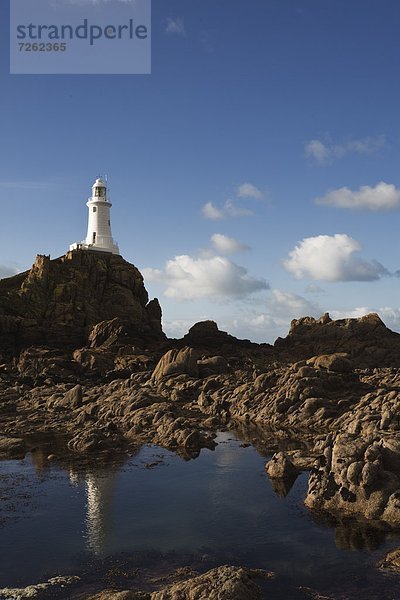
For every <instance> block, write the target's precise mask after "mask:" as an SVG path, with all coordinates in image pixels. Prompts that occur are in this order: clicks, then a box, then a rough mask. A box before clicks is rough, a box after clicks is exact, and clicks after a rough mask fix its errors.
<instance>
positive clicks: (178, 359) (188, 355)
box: [151, 347, 199, 383]
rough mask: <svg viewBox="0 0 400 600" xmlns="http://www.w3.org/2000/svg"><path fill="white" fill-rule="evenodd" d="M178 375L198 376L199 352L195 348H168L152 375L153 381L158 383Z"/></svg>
mask: <svg viewBox="0 0 400 600" xmlns="http://www.w3.org/2000/svg"><path fill="white" fill-rule="evenodd" d="M176 375H189V376H190V377H198V375H199V369H198V366H197V352H196V351H195V350H193V348H187V347H185V348H182V349H181V350H175V349H174V350H168V352H166V353H165V354H164V356H162V357H161V359H160V360H159V362H158V364H157V365H156V367H155V369H154V371H153V373H152V375H151V381H152V382H153V383H156V382H157V381H160V380H162V379H166V378H168V377H174V376H176Z"/></svg>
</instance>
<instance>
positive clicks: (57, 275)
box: [0, 250, 164, 348]
mask: <svg viewBox="0 0 400 600" xmlns="http://www.w3.org/2000/svg"><path fill="white" fill-rule="evenodd" d="M114 318H118V319H119V320H120V322H119V323H118V326H119V327H120V326H121V321H122V322H123V323H125V324H126V326H127V327H128V329H129V331H130V334H131V335H132V333H133V334H134V335H136V336H137V337H139V338H144V339H152V340H157V339H163V338H164V335H163V333H162V329H161V309H160V306H159V304H158V301H157V300H152V301H151V302H150V303H149V302H148V295H147V291H146V289H145V287H144V284H143V277H142V275H141V274H140V272H139V271H138V269H137V268H136V267H135V266H134V265H132V264H130V263H128V262H127V261H125V260H124V259H123V258H122V257H121V256H118V255H114V254H107V253H100V252H87V251H79V250H78V251H73V252H68V253H67V254H66V255H65V256H62V257H60V258H57V259H54V260H50V257H48V256H41V255H39V256H37V258H36V261H35V263H34V265H33V266H32V268H31V269H30V270H29V271H26V272H25V273H21V274H19V275H16V276H15V277H10V278H8V279H3V280H1V281H0V347H3V348H10V347H14V348H15V347H19V348H21V347H24V346H28V345H32V344H35V345H38V344H47V345H50V346H68V347H71V346H74V345H75V347H76V346H79V345H82V344H84V343H85V342H86V339H87V334H88V332H89V330H90V329H91V327H92V326H94V325H96V324H98V323H100V322H101V321H109V320H112V319H114ZM132 329H133V331H132ZM111 333H112V332H109V335H111Z"/></svg>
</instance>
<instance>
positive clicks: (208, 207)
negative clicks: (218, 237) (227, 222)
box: [201, 202, 225, 221]
mask: <svg viewBox="0 0 400 600" xmlns="http://www.w3.org/2000/svg"><path fill="white" fill-rule="evenodd" d="M201 212H202V213H203V216H204V217H205V218H206V219H211V220H212V221H219V220H221V219H223V218H224V217H225V215H224V213H223V211H222V210H220V209H219V208H217V207H216V206H214V204H213V203H212V202H207V203H206V204H204V206H203V208H202V209H201Z"/></svg>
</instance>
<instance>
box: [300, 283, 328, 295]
mask: <svg viewBox="0 0 400 600" xmlns="http://www.w3.org/2000/svg"><path fill="white" fill-rule="evenodd" d="M304 291H305V293H306V294H325V290H324V289H323V288H322V287H320V286H319V285H316V284H315V283H309V284H308V285H307V286H306V289H305V290H304Z"/></svg>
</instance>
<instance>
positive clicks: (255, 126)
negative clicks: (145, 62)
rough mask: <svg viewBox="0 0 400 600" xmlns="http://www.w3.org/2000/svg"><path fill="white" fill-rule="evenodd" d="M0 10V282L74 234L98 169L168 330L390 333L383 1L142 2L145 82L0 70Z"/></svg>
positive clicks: (388, 99)
mask: <svg viewBox="0 0 400 600" xmlns="http://www.w3.org/2000/svg"><path fill="white" fill-rule="evenodd" d="M11 1H12V0H11ZM69 1H71V0H65V2H69ZM97 1H98V2H104V0H97ZM80 2H81V3H82V11H84V10H88V9H89V8H93V7H92V6H91V5H92V3H93V2H92V0H87V5H86V7H84V5H85V2H84V0H80ZM108 4H109V5H110V6H111V4H115V10H116V11H117V10H119V7H118V5H120V4H121V2H120V0H108ZM0 17H1V18H0V30H1V31H0V33H1V37H0V48H1V52H0V90H1V93H0V109H1V110H0V193H1V195H2V203H1V206H2V218H1V221H0V275H2V276H5V275H8V274H10V273H13V272H16V271H17V270H25V269H26V268H28V267H29V266H30V265H31V264H32V262H33V261H34V258H35V255H36V254H37V253H46V254H51V256H52V257H57V256H60V255H62V254H64V253H65V251H66V250H67V249H68V246H69V244H70V243H72V242H75V241H79V240H81V239H83V238H84V237H85V235H86V218H87V212H86V211H87V208H86V205H85V202H86V200H87V197H88V196H89V194H90V188H91V185H92V183H93V180H94V179H95V177H96V176H97V175H98V174H99V173H103V174H104V173H107V174H108V178H109V183H110V192H111V197H112V201H113V208H112V227H113V234H114V237H115V238H116V240H117V241H118V243H119V246H120V250H121V253H122V255H123V256H124V258H126V259H127V260H128V261H130V262H133V263H134V264H135V265H136V266H138V267H139V268H140V269H141V270H142V272H143V273H144V274H145V278H146V287H147V289H148V291H149V294H150V296H158V297H159V299H160V302H161V305H162V307H163V319H164V327H165V330H166V332H167V333H168V334H169V335H172V336H179V335H181V334H184V333H185V332H186V331H187V329H188V327H189V326H190V325H192V324H193V323H195V322H196V321H198V320H201V319H204V318H212V319H215V320H216V321H217V322H218V324H219V326H220V328H222V329H225V330H227V331H229V332H230V333H232V334H234V335H237V336H239V337H248V338H251V339H253V340H256V341H269V342H271V341H273V340H274V339H275V338H276V337H277V336H278V335H285V334H286V332H287V330H288V326H289V323H290V320H291V319H292V318H296V317H299V316H303V315H306V314H312V315H314V316H319V315H320V314H322V313H323V312H325V311H329V312H331V313H332V315H333V316H335V317H342V316H358V315H361V314H364V313H365V312H368V311H370V310H374V311H378V312H379V313H380V315H381V317H382V318H383V320H384V321H385V323H386V324H387V325H388V326H390V327H391V328H392V329H395V330H398V331H399V330H400V307H399V306H400V305H399V287H400V279H399V277H398V273H396V272H397V271H398V270H400V258H399V250H398V248H399V242H398V238H399V235H398V230H399V221H400V218H399V210H400V178H399V165H400V146H399V139H400V136H399V133H400V131H399V129H400V121H399V118H398V107H399V105H400V84H399V82H400V39H399V35H398V30H399V25H400V4H399V3H398V1H397V0H351V1H349V0H190V1H188V0H153V3H152V74H151V75H124V76H118V75H104V76H101V75H77V76H72V75H37V76H35V75H9V50H8V44H9V25H8V23H9V11H8V7H7V2H3V3H1V5H0Z"/></svg>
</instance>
